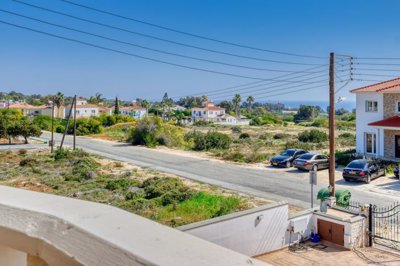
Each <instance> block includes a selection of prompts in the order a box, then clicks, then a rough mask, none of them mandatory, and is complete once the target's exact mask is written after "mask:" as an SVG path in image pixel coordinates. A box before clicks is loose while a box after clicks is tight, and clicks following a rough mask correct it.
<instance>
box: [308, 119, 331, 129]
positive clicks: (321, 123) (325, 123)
mask: <svg viewBox="0 0 400 266" xmlns="http://www.w3.org/2000/svg"><path fill="white" fill-rule="evenodd" d="M311 126H312V127H325V128H328V127H329V120H328V119H326V118H317V119H315V120H314V122H313V123H312V124H311Z"/></svg>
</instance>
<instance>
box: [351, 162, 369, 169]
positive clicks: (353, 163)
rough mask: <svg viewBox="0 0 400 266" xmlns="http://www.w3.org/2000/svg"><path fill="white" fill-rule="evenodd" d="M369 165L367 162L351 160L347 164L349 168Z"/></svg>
mask: <svg viewBox="0 0 400 266" xmlns="http://www.w3.org/2000/svg"><path fill="white" fill-rule="evenodd" d="M366 165H367V163H366V162H351V163H349V165H348V166H347V167H348V168H354V169H365V166H366Z"/></svg>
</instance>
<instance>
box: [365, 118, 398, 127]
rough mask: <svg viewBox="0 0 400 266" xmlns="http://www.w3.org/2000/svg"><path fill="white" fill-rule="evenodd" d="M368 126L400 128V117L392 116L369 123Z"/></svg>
mask: <svg viewBox="0 0 400 266" xmlns="http://www.w3.org/2000/svg"><path fill="white" fill-rule="evenodd" d="M368 125H369V126H375V127H400V116H392V117H389V118H386V119H383V120H379V121H376V122H372V123H369V124H368Z"/></svg>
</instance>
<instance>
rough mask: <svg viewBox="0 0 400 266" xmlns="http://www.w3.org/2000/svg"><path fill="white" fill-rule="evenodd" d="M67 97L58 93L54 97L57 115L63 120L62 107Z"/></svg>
mask: <svg viewBox="0 0 400 266" xmlns="http://www.w3.org/2000/svg"><path fill="white" fill-rule="evenodd" d="M64 101H65V96H64V94H62V93H61V92H57V94H56V95H55V96H54V105H55V106H56V107H57V114H56V115H55V116H56V117H57V118H62V117H61V115H60V111H61V106H62V105H63V104H64Z"/></svg>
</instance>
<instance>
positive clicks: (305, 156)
mask: <svg viewBox="0 0 400 266" xmlns="http://www.w3.org/2000/svg"><path fill="white" fill-rule="evenodd" d="M312 157H314V154H309V153H308V154H304V155H302V156H300V158H299V159H302V160H310V159H312Z"/></svg>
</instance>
